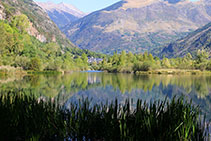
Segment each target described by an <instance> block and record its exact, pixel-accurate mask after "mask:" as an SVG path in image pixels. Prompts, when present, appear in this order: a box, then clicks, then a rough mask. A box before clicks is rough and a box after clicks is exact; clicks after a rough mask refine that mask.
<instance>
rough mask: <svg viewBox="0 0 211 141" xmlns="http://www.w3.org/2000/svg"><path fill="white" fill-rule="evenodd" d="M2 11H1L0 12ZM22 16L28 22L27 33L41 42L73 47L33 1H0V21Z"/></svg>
mask: <svg viewBox="0 0 211 141" xmlns="http://www.w3.org/2000/svg"><path fill="white" fill-rule="evenodd" d="M1 9H2V10H1ZM20 14H24V15H26V16H27V17H28V19H29V20H30V29H29V30H28V33H29V34H30V35H32V36H34V37H36V39H38V40H39V41H41V42H45V43H47V42H56V43H58V44H59V45H60V46H61V47H62V48H66V47H71V48H72V47H75V45H73V44H72V43H71V42H70V41H69V40H68V39H67V38H66V36H65V35H64V34H63V33H62V32H61V31H60V30H59V28H58V27H57V26H56V24H55V23H54V22H53V21H52V20H51V19H50V18H49V16H48V15H47V13H46V12H45V11H44V10H43V9H42V8H41V7H40V6H38V5H37V4H36V3H35V2H33V0H9V1H8V0H1V1H0V19H8V20H9V21H10V18H11V17H12V16H14V15H20Z"/></svg>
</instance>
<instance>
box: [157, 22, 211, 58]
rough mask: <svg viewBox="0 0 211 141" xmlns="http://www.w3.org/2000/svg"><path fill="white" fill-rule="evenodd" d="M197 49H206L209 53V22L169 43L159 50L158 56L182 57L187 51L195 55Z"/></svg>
mask: <svg viewBox="0 0 211 141" xmlns="http://www.w3.org/2000/svg"><path fill="white" fill-rule="evenodd" d="M198 50H206V52H208V53H209V54H211V22H210V23H208V24H207V25H205V26H203V27H202V28H199V29H197V30H196V31H194V32H192V33H190V34H189V35H188V36H186V37H185V38H182V39H179V40H177V41H175V42H173V43H171V44H169V45H168V46H167V47H165V48H164V49H163V50H162V51H161V53H160V56H163V55H164V56H166V57H168V58H172V57H184V56H185V55H186V54H188V53H191V54H192V55H196V53H197V51H198Z"/></svg>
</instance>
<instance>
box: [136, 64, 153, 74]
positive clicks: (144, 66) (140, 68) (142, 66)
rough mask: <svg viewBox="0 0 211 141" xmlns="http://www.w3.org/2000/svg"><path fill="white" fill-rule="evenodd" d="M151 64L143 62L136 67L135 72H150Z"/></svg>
mask: <svg viewBox="0 0 211 141" xmlns="http://www.w3.org/2000/svg"><path fill="white" fill-rule="evenodd" d="M150 68H151V64H150V63H149V62H143V63H142V62H141V63H137V64H135V65H134V68H133V70H134V71H135V72H136V71H149V70H150Z"/></svg>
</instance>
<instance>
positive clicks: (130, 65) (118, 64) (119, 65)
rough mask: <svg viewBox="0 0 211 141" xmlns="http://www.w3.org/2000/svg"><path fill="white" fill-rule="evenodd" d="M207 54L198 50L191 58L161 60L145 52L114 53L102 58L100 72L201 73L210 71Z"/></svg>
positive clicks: (189, 56) (164, 58) (189, 55)
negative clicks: (174, 71) (187, 71)
mask: <svg viewBox="0 0 211 141" xmlns="http://www.w3.org/2000/svg"><path fill="white" fill-rule="evenodd" d="M210 60H211V59H210V58H209V54H208V53H206V51H205V50H198V52H197V55H196V56H195V57H192V56H191V54H190V53H188V54H187V55H186V56H184V57H180V58H171V59H169V58H166V57H163V58H162V59H160V58H158V57H153V56H152V54H148V53H147V52H145V53H144V54H132V53H130V52H129V53H128V54H127V53H125V52H124V51H123V52H122V53H121V54H117V53H114V55H113V56H111V57H107V58H104V59H103V61H102V62H101V63H100V64H99V68H100V69H101V70H105V71H108V72H126V73H133V72H139V71H151V70H152V71H153V70H156V69H157V70H158V69H184V70H194V69H198V70H201V71H204V70H211V69H210V68H211V67H210V66H211V65H210Z"/></svg>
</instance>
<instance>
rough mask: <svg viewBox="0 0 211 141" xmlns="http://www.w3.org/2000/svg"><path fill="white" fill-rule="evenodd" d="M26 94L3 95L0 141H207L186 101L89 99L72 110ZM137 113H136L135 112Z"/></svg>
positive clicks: (194, 110)
mask: <svg viewBox="0 0 211 141" xmlns="http://www.w3.org/2000/svg"><path fill="white" fill-rule="evenodd" d="M24 94H25V92H24V91H9V92H8V91H7V92H5V93H4V92H2V93H1V95H0V101H1V102H0V112H1V114H0V124H1V126H0V139H2V140H30V139H31V140H34V139H35V140H52V139H54V140H55V139H57V140H63V139H65V138H66V139H74V140H75V139H77V140H84V139H85V140H205V137H207V136H208V135H207V132H206V129H205V128H206V125H205V122H201V120H200V118H199V109H198V108H197V107H194V106H192V104H191V103H189V102H187V101H184V99H183V98H179V99H176V98H174V99H173V100H172V101H171V102H168V101H167V100H166V101H157V102H154V103H151V104H149V105H148V104H146V102H142V101H141V100H138V101H137V104H136V107H133V103H132V102H130V101H129V100H127V101H126V102H125V104H123V105H120V104H118V101H117V100H116V101H115V102H112V103H109V104H108V103H107V104H105V105H103V104H101V105H92V106H91V103H90V101H89V100H88V99H82V100H81V101H79V102H78V103H71V104H70V107H69V108H66V107H63V106H59V105H57V104H56V101H54V102H52V100H49V101H43V100H42V98H41V97H40V98H39V99H38V100H37V99H35V97H33V95H32V93H31V96H26V95H24ZM132 107H133V108H132Z"/></svg>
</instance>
